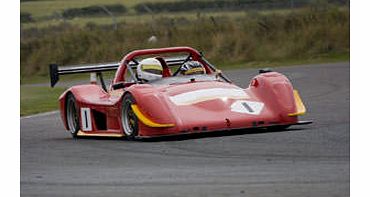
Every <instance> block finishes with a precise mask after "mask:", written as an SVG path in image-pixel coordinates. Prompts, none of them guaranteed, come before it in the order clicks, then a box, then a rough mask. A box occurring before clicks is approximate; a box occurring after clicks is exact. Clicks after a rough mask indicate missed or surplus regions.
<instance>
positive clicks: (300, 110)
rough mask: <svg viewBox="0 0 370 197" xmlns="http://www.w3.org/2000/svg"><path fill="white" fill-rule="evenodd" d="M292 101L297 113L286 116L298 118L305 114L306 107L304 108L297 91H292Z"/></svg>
mask: <svg viewBox="0 0 370 197" xmlns="http://www.w3.org/2000/svg"><path fill="white" fill-rule="evenodd" d="M293 95H294V101H295V105H296V108H297V112H295V113H291V114H288V116H300V115H303V114H305V113H306V107H305V106H304V104H303V102H302V99H301V97H300V96H299V93H298V91H297V90H293Z"/></svg>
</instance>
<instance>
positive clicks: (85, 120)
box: [81, 108, 92, 131]
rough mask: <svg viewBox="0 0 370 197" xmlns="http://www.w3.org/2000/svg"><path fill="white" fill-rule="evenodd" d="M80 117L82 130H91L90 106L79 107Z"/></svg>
mask: <svg viewBox="0 0 370 197" xmlns="http://www.w3.org/2000/svg"><path fill="white" fill-rule="evenodd" d="M81 118H82V130H83V131H91V130H92V125H91V124H92V123H91V114H90V108H81Z"/></svg>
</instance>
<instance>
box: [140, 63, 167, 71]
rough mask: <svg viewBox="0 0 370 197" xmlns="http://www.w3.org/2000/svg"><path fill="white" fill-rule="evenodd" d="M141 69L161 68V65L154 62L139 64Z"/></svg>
mask: <svg viewBox="0 0 370 197" xmlns="http://www.w3.org/2000/svg"><path fill="white" fill-rule="evenodd" d="M141 68H142V69H143V70H148V69H153V70H163V69H162V66H160V65H156V64H144V65H142V66H141Z"/></svg>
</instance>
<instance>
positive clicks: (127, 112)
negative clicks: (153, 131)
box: [121, 93, 139, 140]
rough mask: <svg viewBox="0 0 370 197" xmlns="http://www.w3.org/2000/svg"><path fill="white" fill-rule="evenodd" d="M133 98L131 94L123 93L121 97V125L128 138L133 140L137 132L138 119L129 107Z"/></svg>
mask: <svg viewBox="0 0 370 197" xmlns="http://www.w3.org/2000/svg"><path fill="white" fill-rule="evenodd" d="M135 103H136V102H135V99H134V97H133V96H132V95H131V94H129V93H128V94H125V95H124V96H123V99H122V113H121V114H122V116H121V121H122V127H123V132H124V133H125V136H126V138H127V139H128V140H135V138H136V136H137V135H138V133H139V120H138V118H137V117H136V115H135V113H134V111H133V110H132V108H131V105H132V104H135Z"/></svg>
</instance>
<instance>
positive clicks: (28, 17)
mask: <svg viewBox="0 0 370 197" xmlns="http://www.w3.org/2000/svg"><path fill="white" fill-rule="evenodd" d="M29 22H33V18H32V15H31V14H30V13H27V12H21V23H29Z"/></svg>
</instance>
